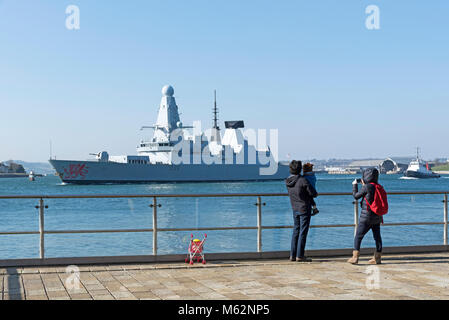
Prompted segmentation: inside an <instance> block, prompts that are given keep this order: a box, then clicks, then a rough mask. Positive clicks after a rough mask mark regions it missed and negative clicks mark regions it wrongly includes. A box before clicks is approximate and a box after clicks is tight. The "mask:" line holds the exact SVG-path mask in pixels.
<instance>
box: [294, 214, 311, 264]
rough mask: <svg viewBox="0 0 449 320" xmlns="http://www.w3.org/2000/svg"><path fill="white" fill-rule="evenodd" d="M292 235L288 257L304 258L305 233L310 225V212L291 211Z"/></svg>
mask: <svg viewBox="0 0 449 320" xmlns="http://www.w3.org/2000/svg"><path fill="white" fill-rule="evenodd" d="M293 222H294V226H293V235H292V246H291V250H290V257H292V258H294V257H297V258H304V251H305V247H306V240H307V233H308V232H309V227H310V213H309V214H304V213H299V212H297V211H294V212H293Z"/></svg>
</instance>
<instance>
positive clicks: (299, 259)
mask: <svg viewBox="0 0 449 320" xmlns="http://www.w3.org/2000/svg"><path fill="white" fill-rule="evenodd" d="M296 262H312V259H310V258H307V257H302V258H296Z"/></svg>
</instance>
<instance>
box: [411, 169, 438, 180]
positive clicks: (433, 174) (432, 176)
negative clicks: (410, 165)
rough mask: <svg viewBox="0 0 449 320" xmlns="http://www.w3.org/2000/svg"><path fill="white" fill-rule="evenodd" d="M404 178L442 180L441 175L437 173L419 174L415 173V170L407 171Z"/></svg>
mask: <svg viewBox="0 0 449 320" xmlns="http://www.w3.org/2000/svg"><path fill="white" fill-rule="evenodd" d="M404 176H406V177H408V178H418V179H434V178H440V175H439V174H436V173H431V174H429V173H422V172H417V171H413V170H407V171H406V172H405V173H404Z"/></svg>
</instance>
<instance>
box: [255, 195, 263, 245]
mask: <svg viewBox="0 0 449 320" xmlns="http://www.w3.org/2000/svg"><path fill="white" fill-rule="evenodd" d="M256 205H257V252H262V198H261V197H260V196H258V197H257V204H256Z"/></svg>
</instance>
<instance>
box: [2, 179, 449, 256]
mask: <svg viewBox="0 0 449 320" xmlns="http://www.w3.org/2000/svg"><path fill="white" fill-rule="evenodd" d="M359 177H360V176H358V175H341V176H339V175H327V174H319V175H317V178H318V181H317V189H318V191H319V192H351V191H352V184H351V183H352V181H353V180H354V178H359ZM379 182H380V183H381V184H382V185H384V187H385V189H386V190H387V192H388V191H448V190H449V176H443V177H442V178H440V179H425V180H418V179H401V176H400V175H381V177H380V181H379ZM285 192H286V186H285V182H284V181H271V182H246V183H243V182H235V183H226V182H223V183H165V184H160V183H158V184H155V183H154V184H123V185H84V186H82V185H70V184H67V185H64V184H62V183H61V182H60V180H59V179H58V178H57V177H55V176H47V177H41V178H37V179H36V181H34V182H31V181H28V179H25V178H13V179H0V195H83V194H116V195H123V194H198V193H199V194H203V193H285ZM442 200H443V195H390V196H389V203H390V212H389V213H388V214H387V215H386V216H385V222H386V223H392V222H442V221H443V203H442ZM152 201H153V199H152V198H129V199H126V198H124V199H45V205H48V209H45V230H52V231H54V230H86V229H87V230H92V229H141V228H148V229H151V228H152V219H153V217H152V214H153V209H152V208H151V207H150V206H149V205H150V204H152ZM256 201H257V198H256V197H225V198H158V203H159V204H161V205H162V206H161V207H160V208H158V209H157V210H158V228H208V227H209V228H212V227H254V226H256V225H257V207H256V206H255V203H256ZM262 202H264V203H266V205H265V206H263V207H262V224H263V225H264V226H291V225H292V223H293V219H292V210H291V207H290V202H289V199H288V197H263V198H262ZM316 202H317V205H318V208H319V210H320V213H319V214H318V215H317V216H315V217H313V218H312V225H326V224H332V225H335V224H352V223H354V205H353V198H352V196H321V197H318V198H317V201H316ZM36 205H38V199H6V200H3V199H2V200H0V219H1V220H0V221H1V226H0V232H7V231H37V230H38V229H39V213H38V210H37V209H36V208H35V206H36ZM291 232H292V230H291V229H268V230H263V236H262V248H263V251H278V250H289V248H290V239H291ZM204 233H207V240H206V243H205V252H254V251H257V230H226V231H205V232H203V231H201V232H200V231H184V232H158V254H179V253H186V252H187V247H188V243H189V240H190V235H191V234H193V235H194V237H195V238H199V239H202V238H203V236H204ZM353 236H354V228H353V227H341V228H340V227H339V228H312V229H310V232H309V236H308V239H307V249H335V248H351V247H352V243H353ZM382 237H383V242H384V246H410V245H433V244H442V242H443V226H442V225H430V226H385V227H383V228H382ZM373 246H374V242H373V239H372V235H371V233H369V234H367V236H366V237H365V239H364V240H363V243H362V247H373ZM152 252H153V249H152V233H151V232H144V233H102V234H46V235H45V255H46V257H76V256H105V255H106V256H108V255H146V254H152ZM38 256H39V235H2V236H0V259H12V258H15V259H17V258H36V257H38Z"/></svg>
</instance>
